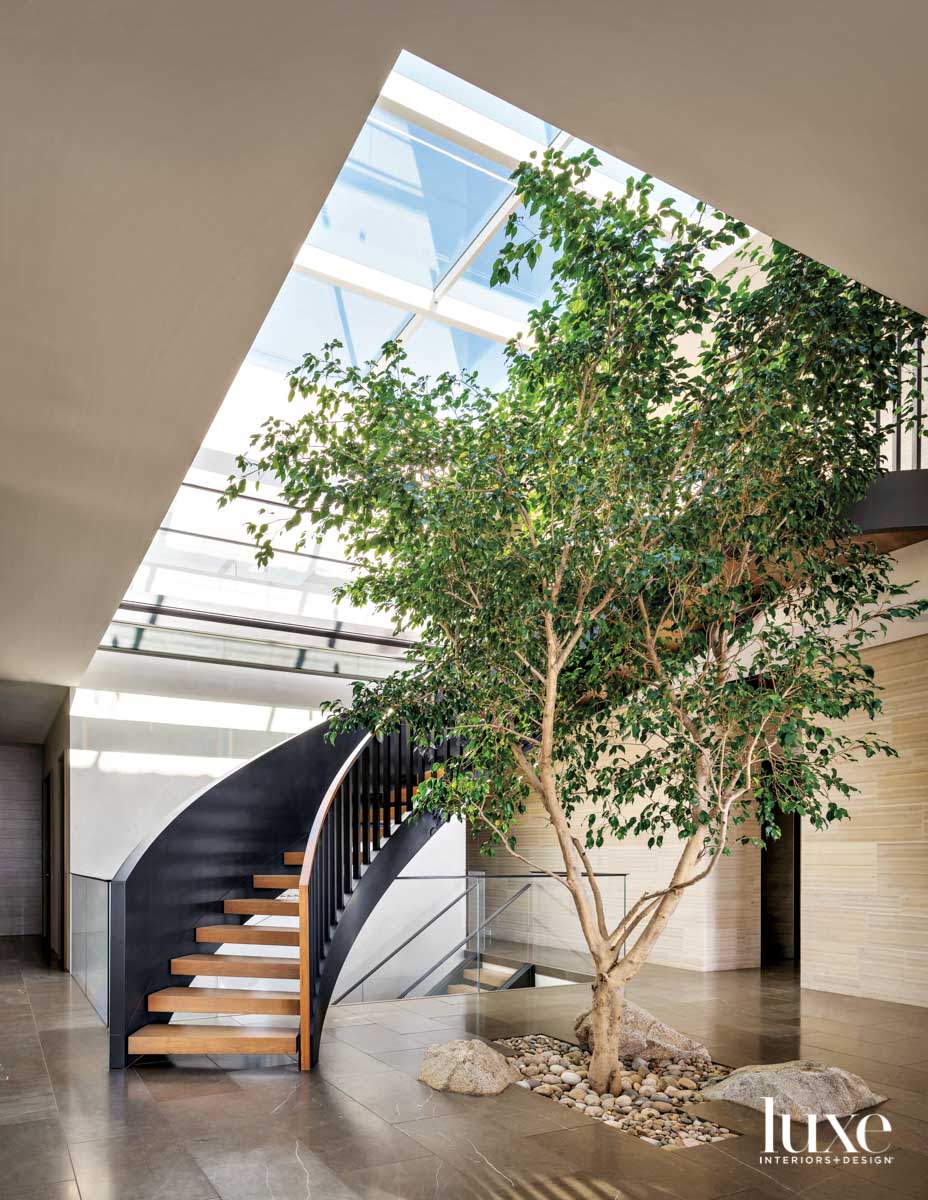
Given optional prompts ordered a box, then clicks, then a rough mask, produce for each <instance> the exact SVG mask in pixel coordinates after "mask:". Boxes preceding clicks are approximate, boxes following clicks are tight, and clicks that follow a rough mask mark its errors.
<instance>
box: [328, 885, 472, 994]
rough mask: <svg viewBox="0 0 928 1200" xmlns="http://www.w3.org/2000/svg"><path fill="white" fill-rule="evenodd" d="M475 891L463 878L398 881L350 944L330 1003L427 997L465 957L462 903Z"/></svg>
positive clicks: (465, 926)
mask: <svg viewBox="0 0 928 1200" xmlns="http://www.w3.org/2000/svg"><path fill="white" fill-rule="evenodd" d="M478 887H479V882H477V881H468V880H467V878H466V877H465V876H463V875H449V876H402V875H401V876H399V878H397V879H396V880H395V881H394V883H393V884H392V885H391V887H390V889H389V890H388V891H387V893H386V895H385V896H384V898H383V900H381V902H380V904H379V905H378V914H377V919H376V920H375V921H371V922H370V923H369V924H368V925H367V926H366V927H365V928H364V929H362V931H361V933H360V935H359V937H358V939H357V941H356V942H355V943H354V945H353V947H352V949H351V952H350V954H349V956H348V959H347V960H346V962H345V965H344V967H343V968H342V971H341V974H340V976H339V980H338V985H337V987H336V989H335V1003H342V1002H344V1003H346V1004H357V1003H361V1002H362V1001H365V1002H366V1001H371V1000H395V999H397V998H399V997H401V996H403V995H404V993H406V992H407V991H410V988H412V989H413V990H412V991H410V994H411V995H412V994H415V995H427V994H429V992H430V991H431V990H432V989H433V988H435V987H437V986H438V985H439V984H440V983H441V980H442V978H443V977H444V975H445V974H448V973H449V972H451V971H453V969H454V967H455V965H456V963H457V961H458V960H460V961H461V962H463V961H464V959H465V958H468V957H469V951H468V950H467V941H468V928H469V927H468V908H467V903H468V901H469V900H470V898H471V895H472V894H473V892H474V891H476V890H477V888H478ZM385 926H386V927H387V928H388V929H389V931H390V937H389V943H386V944H385V940H384V936H383V929H384V927H385ZM454 947H457V949H456V950H454V952H453V954H452V955H451V957H450V958H449V957H447V955H448V951H449V950H451V949H452V948H454ZM413 985H414V986H413Z"/></svg>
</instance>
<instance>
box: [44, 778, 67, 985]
mask: <svg viewBox="0 0 928 1200" xmlns="http://www.w3.org/2000/svg"><path fill="white" fill-rule="evenodd" d="M65 773H66V767H65V761H64V755H61V757H60V758H59V759H58V762H57V764H56V767H55V770H54V771H49V772H48V774H47V775H46V776H45V777H44V778H43V779H42V944H43V948H44V951H45V959H46V962H48V963H55V964H57V965H58V966H59V967H61V969H62V970H65V969H66V965H67V957H68V956H67V945H66V943H67V936H68V925H67V886H68V875H67V835H66V823H67V804H66V800H65V792H66V785H67V781H66V777H65Z"/></svg>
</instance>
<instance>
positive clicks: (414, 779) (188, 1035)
mask: <svg viewBox="0 0 928 1200" xmlns="http://www.w3.org/2000/svg"><path fill="white" fill-rule="evenodd" d="M452 750H453V747H452V745H451V743H448V742H446V743H444V744H443V745H442V746H440V747H437V748H433V749H431V750H429V751H427V752H422V751H420V750H418V749H416V748H415V747H413V746H412V745H411V743H410V740H409V737H408V733H407V731H406V729H405V728H401V729H400V730H399V731H398V732H397V733H394V734H391V735H389V736H387V737H386V738H384V739H382V740H378V739H374V738H372V737H371V736H370V735H369V734H365V735H360V734H352V735H341V736H339V737H338V738H337V739H336V740H335V741H334V743H333V742H330V741H328V739H327V737H326V727H325V726H317V727H316V728H314V729H311V730H309V731H307V732H306V733H304V734H300V735H298V736H297V737H295V738H291V739H289V740H288V741H286V742H283V743H281V744H280V745H278V746H275V747H274V748H273V749H272V750H269V751H268V752H267V753H265V754H263V755H260V756H259V757H258V758H256V759H254V760H252V761H251V762H249V763H246V764H244V765H243V766H242V767H241V768H239V769H238V770H237V771H234V772H233V773H232V774H231V775H228V776H226V777H225V778H224V779H221V780H219V781H217V783H215V784H213V785H211V786H210V787H208V788H206V789H205V790H204V791H203V792H201V793H200V794H199V795H198V796H195V797H194V798H193V799H192V800H190V801H188V802H187V803H186V804H185V805H183V806H182V808H181V809H180V810H178V811H177V812H176V813H175V814H174V815H173V817H172V818H171V820H170V821H169V822H168V824H167V826H166V827H165V828H164V829H163V830H162V831H161V832H160V833H159V834H158V835H156V837H154V838H153V839H151V840H150V841H149V842H148V843H146V844H143V845H142V846H140V847H138V848H137V849H136V851H135V852H134V853H133V854H132V855H131V856H130V858H129V859H128V860H127V861H126V862H125V863H124V864H123V866H122V867H121V868H120V871H119V872H118V874H117V876H116V878H115V879H114V880H113V885H112V889H111V902H110V1065H111V1066H112V1067H117V1068H119V1067H125V1066H127V1065H128V1064H129V1062H130V1061H131V1060H132V1059H134V1058H135V1057H137V1056H139V1055H150V1054H172V1055H173V1054H274V1055H279V1054H288V1055H295V1054H298V1055H299V1060H300V1066H301V1068H303V1069H308V1068H310V1067H312V1066H314V1065H315V1063H316V1061H317V1059H318V1055H319V1046H320V1041H321V1035H322V1027H323V1024H324V1021H325V1014H326V1011H327V1008H328V1005H329V1002H330V1000H331V997H332V992H333V989H334V987H335V983H336V981H337V978H338V973H339V971H340V969H341V967H342V965H343V964H344V962H345V959H346V957H347V955H348V951H349V950H350V948H351V945H352V944H353V942H354V940H355V939H356V937H357V936H358V933H359V932H360V930H361V928H362V927H363V925H364V922H365V921H366V920H367V918H368V916H369V915H370V913H371V912H372V911H373V909H374V908H375V907H376V904H377V902H378V901H379V899H380V898H381V897H382V896H383V894H384V892H385V891H386V890H387V888H388V887H389V886H390V884H391V883H392V882H393V880H394V879H395V878H396V877H397V875H398V874H399V873H400V871H402V869H403V868H404V867H405V866H406V864H407V863H408V862H409V861H410V860H411V859H412V858H413V857H414V856H415V854H417V853H418V851H419V850H420V849H421V848H422V846H423V845H425V843H426V842H427V841H428V839H429V838H430V837H431V836H432V834H433V833H435V831H436V830H437V829H438V828H439V827H440V825H441V824H442V823H443V818H442V817H440V816H438V815H437V814H433V813H429V812H422V813H418V814H416V815H415V816H412V815H411V809H412V803H413V797H414V795H415V791H416V788H417V787H418V786H419V784H420V783H421V782H422V781H423V780H424V779H425V778H427V776H428V774H429V773H430V771H431V770H432V769H433V768H434V766H435V764H437V763H440V762H442V761H445V760H446V759H447V758H448V757H449V756H450V755H451V753H452ZM288 867H289V868H299V870H287V869H286V868H288ZM256 917H261V918H274V917H277V918H279V919H280V923H270V922H268V921H261V922H260V923H257V924H248V923H246V922H247V921H249V919H252V918H256ZM288 922H289V923H288ZM221 947H222V948H224V947H229V948H233V947H234V948H236V949H237V948H238V947H242V950H241V951H240V952H238V953H223V952H222V950H221V949H220V948H221ZM249 947H255V948H256V952H249ZM267 947H271V948H273V947H280V948H281V949H285V948H286V949H288V950H290V951H291V953H290V954H282V955H280V956H277V955H274V954H273V953H271V954H270V955H269V954H267V952H266V948H267ZM294 948H295V949H296V951H297V953H296V955H293V954H292V951H293V949H294ZM204 977H206V978H208V979H216V980H220V979H221V980H226V979H228V980H231V981H233V985H232V986H229V987H225V986H200V985H199V984H197V983H196V982H195V981H196V980H197V979H202V978H204ZM235 980H243V981H244V980H255V981H262V982H267V985H268V987H267V990H265V989H264V988H258V987H235V986H234V981H235ZM274 980H287V981H291V988H292V986H293V983H297V984H298V990H295V989H293V990H290V989H275V988H274V987H273V981H274ZM201 1013H202V1014H204V1019H200V1020H198V1019H197V1018H196V1016H194V1014H201ZM174 1014H184V1015H190V1016H193V1019H192V1020H190V1021H189V1022H186V1023H185V1022H183V1021H179V1022H178V1021H172V1020H171V1017H172V1016H173V1015H174ZM243 1016H245V1017H262V1016H267V1017H269V1018H274V1020H277V1019H279V1018H281V1017H285V1018H298V1019H299V1020H298V1024H297V1023H293V1024H290V1025H288V1024H275V1023H274V1021H271V1022H269V1023H268V1024H266V1025H264V1024H260V1023H257V1024H251V1023H248V1024H242V1023H239V1022H238V1018H240V1017H243ZM208 1017H213V1018H220V1019H221V1018H228V1019H229V1020H227V1021H226V1023H224V1024H215V1023H214V1024H210V1023H208V1021H207V1020H206V1019H205V1018H208Z"/></svg>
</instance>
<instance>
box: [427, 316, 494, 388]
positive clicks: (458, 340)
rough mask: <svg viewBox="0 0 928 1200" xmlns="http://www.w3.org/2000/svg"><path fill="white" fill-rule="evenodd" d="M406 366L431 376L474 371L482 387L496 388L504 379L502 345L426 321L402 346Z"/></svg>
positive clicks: (473, 334)
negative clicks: (405, 357)
mask: <svg viewBox="0 0 928 1200" xmlns="http://www.w3.org/2000/svg"><path fill="white" fill-rule="evenodd" d="M405 350H406V353H407V355H408V358H407V362H406V366H408V367H411V368H412V369H413V370H414V371H416V372H418V373H419V374H420V375H429V376H431V377H432V378H434V377H435V376H437V375H440V374H441V373H442V372H443V371H448V372H450V373H451V374H452V375H459V374H460V373H461V372H462V371H476V372H477V377H478V382H479V383H480V384H481V385H482V386H483V387H488V388H493V389H497V388H500V387H502V386H503V385H504V384H505V382H506V360H505V357H504V351H505V345H504V344H503V343H502V342H492V341H490V339H489V338H483V337H480V336H478V335H477V334H475V333H467V332H465V331H464V330H462V329H454V328H453V327H452V326H450V325H442V324H439V322H437V321H425V322H423V324H422V326H421V327H420V328H419V329H417V330H416V332H415V333H414V334H413V335H412V336H411V337H410V339H409V341H408V342H407V343H406V345H405Z"/></svg>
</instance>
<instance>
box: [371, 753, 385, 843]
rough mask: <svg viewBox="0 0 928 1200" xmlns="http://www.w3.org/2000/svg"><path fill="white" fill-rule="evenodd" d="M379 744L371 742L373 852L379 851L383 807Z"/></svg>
mask: <svg viewBox="0 0 928 1200" xmlns="http://www.w3.org/2000/svg"><path fill="white" fill-rule="evenodd" d="M380 784H381V780H380V742H379V741H377V739H376V738H374V740H373V741H372V742H371V822H372V825H373V828H372V834H373V838H372V844H373V849H374V850H379V849H380V834H381V830H382V828H383V805H382V797H381V792H380Z"/></svg>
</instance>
